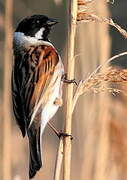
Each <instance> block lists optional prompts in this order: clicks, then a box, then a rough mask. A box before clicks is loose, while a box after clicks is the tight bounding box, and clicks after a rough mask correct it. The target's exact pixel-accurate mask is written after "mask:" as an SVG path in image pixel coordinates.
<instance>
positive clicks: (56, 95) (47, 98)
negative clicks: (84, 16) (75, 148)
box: [12, 14, 64, 179]
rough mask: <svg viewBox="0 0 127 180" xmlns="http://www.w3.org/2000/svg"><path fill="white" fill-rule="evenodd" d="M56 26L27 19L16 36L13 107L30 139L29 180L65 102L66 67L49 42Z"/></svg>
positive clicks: (36, 18) (45, 20) (52, 21)
mask: <svg viewBox="0 0 127 180" xmlns="http://www.w3.org/2000/svg"><path fill="white" fill-rule="evenodd" d="M57 23H58V21H57V20H56V19H53V18H49V17H47V16H45V15H40V14H36V15H32V16H28V17H25V18H23V19H22V20H21V21H20V22H19V24H18V26H17V28H16V30H15V32H14V35H13V55H14V58H13V59H14V62H13V69H12V104H13V111H14V115H15V119H16V122H17V124H18V126H19V128H20V130H21V132H22V136H23V137H25V135H27V136H28V144H29V178H30V179H32V178H33V177H34V176H35V174H36V173H37V171H39V170H40V168H41V167H42V165H43V157H42V135H43V132H44V130H45V127H46V125H47V123H48V122H49V120H50V119H51V118H52V117H53V116H54V115H55V113H56V112H57V110H58V108H59V106H60V105H61V103H59V102H61V100H62V87H63V81H62V77H63V75H64V66H63V63H62V60H61V57H60V55H59V53H58V52H57V50H56V48H55V47H54V46H53V44H52V43H51V41H50V40H49V34H50V32H51V29H52V27H53V26H54V25H56V24H57Z"/></svg>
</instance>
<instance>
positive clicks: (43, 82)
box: [12, 45, 59, 129]
mask: <svg viewBox="0 0 127 180" xmlns="http://www.w3.org/2000/svg"><path fill="white" fill-rule="evenodd" d="M16 61H19V60H18V59H17V60H15V63H16ZM58 61H59V57H58V54H57V52H56V51H55V49H54V48H53V47H50V46H44V45H41V46H38V47H30V49H28V51H27V52H26V53H25V54H24V57H23V59H22V60H21V62H20V63H19V64H18V65H16V66H15V68H16V69H15V68H14V72H15V71H16V73H15V76H16V78H15V77H14V78H13V79H15V83H16V82H17V86H18V87H19V88H18V90H17V91H19V92H18V96H19V97H20V98H19V99H20V100H22V104H23V105H22V106H23V107H22V110H23V112H24V114H25V115H24V116H25V126H27V127H28V125H29V123H30V118H31V115H32V113H33V110H34V106H35V104H36V103H37V102H38V101H39V99H40V96H41V95H42V93H43V91H44V89H45V86H47V84H48V83H50V78H51V77H52V75H53V73H54V69H55V66H56V64H57V63H58ZM17 79H18V80H17ZM12 84H14V80H13V83H12ZM13 92H14V86H13ZM13 99H14V100H13V104H15V105H14V106H13V107H14V112H15V115H16V114H17V116H16V119H17V121H18V124H22V123H21V122H22V120H19V118H17V117H21V114H22V113H20V114H18V110H19V108H17V107H18V101H17V98H15V96H13ZM16 104H17V105H16ZM22 118H23V117H22ZM19 126H21V125H19ZM20 129H21V128H20Z"/></svg>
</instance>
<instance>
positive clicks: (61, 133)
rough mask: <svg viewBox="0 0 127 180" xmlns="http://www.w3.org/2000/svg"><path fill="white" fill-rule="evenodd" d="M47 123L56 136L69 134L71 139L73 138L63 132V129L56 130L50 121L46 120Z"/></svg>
mask: <svg viewBox="0 0 127 180" xmlns="http://www.w3.org/2000/svg"><path fill="white" fill-rule="evenodd" d="M48 125H49V126H50V128H51V129H52V130H53V132H54V133H55V134H56V135H57V136H58V138H61V137H67V136H70V138H71V140H72V139H73V136H72V135H71V134H68V133H65V132H63V131H58V130H57V129H56V128H55V127H54V126H53V125H52V124H51V123H50V122H48Z"/></svg>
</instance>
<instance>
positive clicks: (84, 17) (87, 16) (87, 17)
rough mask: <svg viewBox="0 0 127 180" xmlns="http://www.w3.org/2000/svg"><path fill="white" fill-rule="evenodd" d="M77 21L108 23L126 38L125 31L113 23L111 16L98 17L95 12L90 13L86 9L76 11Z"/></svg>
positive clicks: (126, 33)
mask: <svg viewBox="0 0 127 180" xmlns="http://www.w3.org/2000/svg"><path fill="white" fill-rule="evenodd" d="M77 21H81V22H91V21H93V22H100V23H106V24H108V25H111V26H113V27H115V28H116V29H117V30H118V31H119V32H120V34H122V35H123V36H124V38H125V39H126V38H127V32H126V31H125V30H124V29H123V28H121V27H120V26H119V25H118V24H116V23H114V21H113V20H112V19H111V18H109V19H108V18H105V17H99V16H97V15H95V14H92V13H88V12H86V11H81V12H78V14H77Z"/></svg>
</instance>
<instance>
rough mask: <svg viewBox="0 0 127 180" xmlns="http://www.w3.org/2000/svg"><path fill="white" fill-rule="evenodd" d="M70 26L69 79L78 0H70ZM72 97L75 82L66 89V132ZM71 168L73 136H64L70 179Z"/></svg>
mask: <svg viewBox="0 0 127 180" xmlns="http://www.w3.org/2000/svg"><path fill="white" fill-rule="evenodd" d="M68 3H69V27H68V32H69V34H68V59H67V79H69V80H70V79H73V78H74V65H75V62H74V44H75V32H76V19H77V0H69V2H68ZM72 98H73V84H68V86H67V90H66V115H65V133H67V134H71V127H72ZM70 169H71V138H70V136H67V137H65V138H64V171H63V179H64V180H70Z"/></svg>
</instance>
